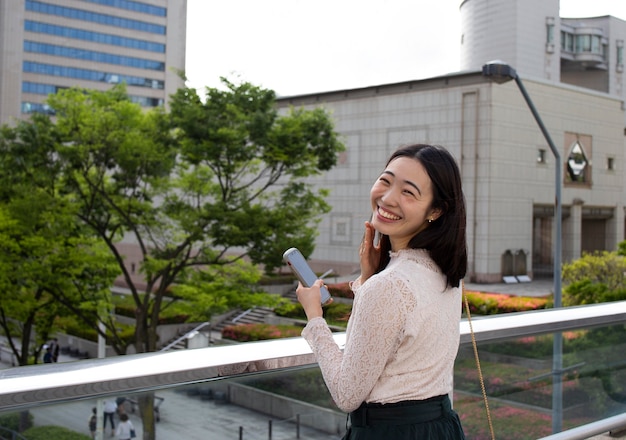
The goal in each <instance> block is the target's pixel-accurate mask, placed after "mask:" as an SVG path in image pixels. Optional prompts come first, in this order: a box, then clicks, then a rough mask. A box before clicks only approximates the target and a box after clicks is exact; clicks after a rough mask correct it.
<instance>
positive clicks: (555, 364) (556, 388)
mask: <svg viewBox="0 0 626 440" xmlns="http://www.w3.org/2000/svg"><path fill="white" fill-rule="evenodd" d="M514 79H515V83H516V84H517V86H518V87H519V89H520V92H521V93H522V96H523V97H524V99H525V100H526V104H528V107H529V108H530V111H531V112H532V114H533V116H534V117H535V121H537V124H538V125H539V128H540V129H541V132H542V133H543V136H544V137H545V138H546V141H547V142H548V145H549V146H550V149H551V150H552V154H554V159H555V162H556V164H555V167H556V169H555V171H556V172H555V185H554V186H555V192H556V194H555V207H556V208H555V212H554V223H555V231H554V234H555V235H556V237H555V246H554V270H553V278H554V307H555V308H557V307H561V306H562V304H561V257H562V251H561V248H562V244H561V226H562V222H563V217H562V205H561V172H562V170H561V154H560V153H559V150H558V149H557V148H556V147H555V146H554V142H552V138H551V137H550V133H548V130H547V129H546V127H545V126H544V125H543V121H542V120H541V117H540V116H539V113H538V112H537V109H535V106H534V104H533V102H532V100H531V99H530V96H528V93H527V92H526V88H525V87H524V84H522V80H521V79H520V77H519V76H518V75H517V73H516V74H515V75H514ZM562 374H563V335H562V333H561V332H556V333H554V342H553V358H552V375H553V382H552V432H553V433H555V434H556V433H558V432H561V431H562V424H563V423H562V421H563V382H562Z"/></svg>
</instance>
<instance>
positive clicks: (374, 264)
mask: <svg viewBox="0 0 626 440" xmlns="http://www.w3.org/2000/svg"><path fill="white" fill-rule="evenodd" d="M375 237H376V229H374V226H373V225H372V224H371V223H370V222H365V234H364V235H363V241H362V242H361V246H360V247H359V262H360V265H361V283H364V282H365V281H366V280H367V279H368V278H369V277H371V276H372V275H374V274H375V273H376V270H377V269H378V265H379V264H380V243H379V244H378V245H375V244H374V238H375Z"/></svg>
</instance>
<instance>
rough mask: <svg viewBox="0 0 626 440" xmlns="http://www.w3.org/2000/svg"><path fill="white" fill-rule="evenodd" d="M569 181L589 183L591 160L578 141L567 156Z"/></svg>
mask: <svg viewBox="0 0 626 440" xmlns="http://www.w3.org/2000/svg"><path fill="white" fill-rule="evenodd" d="M566 165H567V181H568V182H574V183H588V173H589V160H588V159H587V155H586V154H585V150H584V148H583V146H582V145H581V144H580V142H579V141H576V142H575V143H574V145H572V148H571V149H570V151H569V155H568V156H567V162H566Z"/></svg>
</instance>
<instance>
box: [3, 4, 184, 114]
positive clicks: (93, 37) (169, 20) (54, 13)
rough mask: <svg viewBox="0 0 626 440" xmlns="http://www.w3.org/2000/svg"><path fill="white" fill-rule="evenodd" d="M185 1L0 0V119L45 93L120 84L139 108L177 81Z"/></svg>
mask: <svg viewBox="0 0 626 440" xmlns="http://www.w3.org/2000/svg"><path fill="white" fill-rule="evenodd" d="M186 20H187V1H186V0H144V1H141V2H139V1H132V0H123V1H114V0H54V1H52V0H41V1H38V0H0V123H11V121H15V120H16V119H21V118H27V117H28V115H30V114H31V113H33V112H51V109H50V108H49V107H48V106H47V105H46V104H45V100H46V98H47V96H48V95H49V94H50V93H56V92H57V91H58V90H60V89H63V88H68V87H76V86H77V87H84V88H88V89H96V90H107V89H109V88H110V87H111V86H112V85H113V84H117V83H122V82H124V83H126V85H127V91H128V94H129V96H130V98H131V99H132V100H133V101H135V102H137V103H139V104H141V105H142V106H143V107H146V108H149V107H156V106H161V105H164V104H166V103H167V99H168V97H169V95H170V94H172V93H174V92H175V91H176V89H178V88H180V87H182V86H183V85H184V83H183V81H182V80H181V79H180V77H179V76H178V72H179V71H184V69H185V42H186Z"/></svg>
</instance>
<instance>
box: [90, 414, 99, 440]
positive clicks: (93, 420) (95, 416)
mask: <svg viewBox="0 0 626 440" xmlns="http://www.w3.org/2000/svg"><path fill="white" fill-rule="evenodd" d="M96 411H97V410H96V407H95V406H94V407H93V408H91V416H89V423H88V425H89V434H90V435H91V438H96V429H97V427H98V414H97V413H96Z"/></svg>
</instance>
